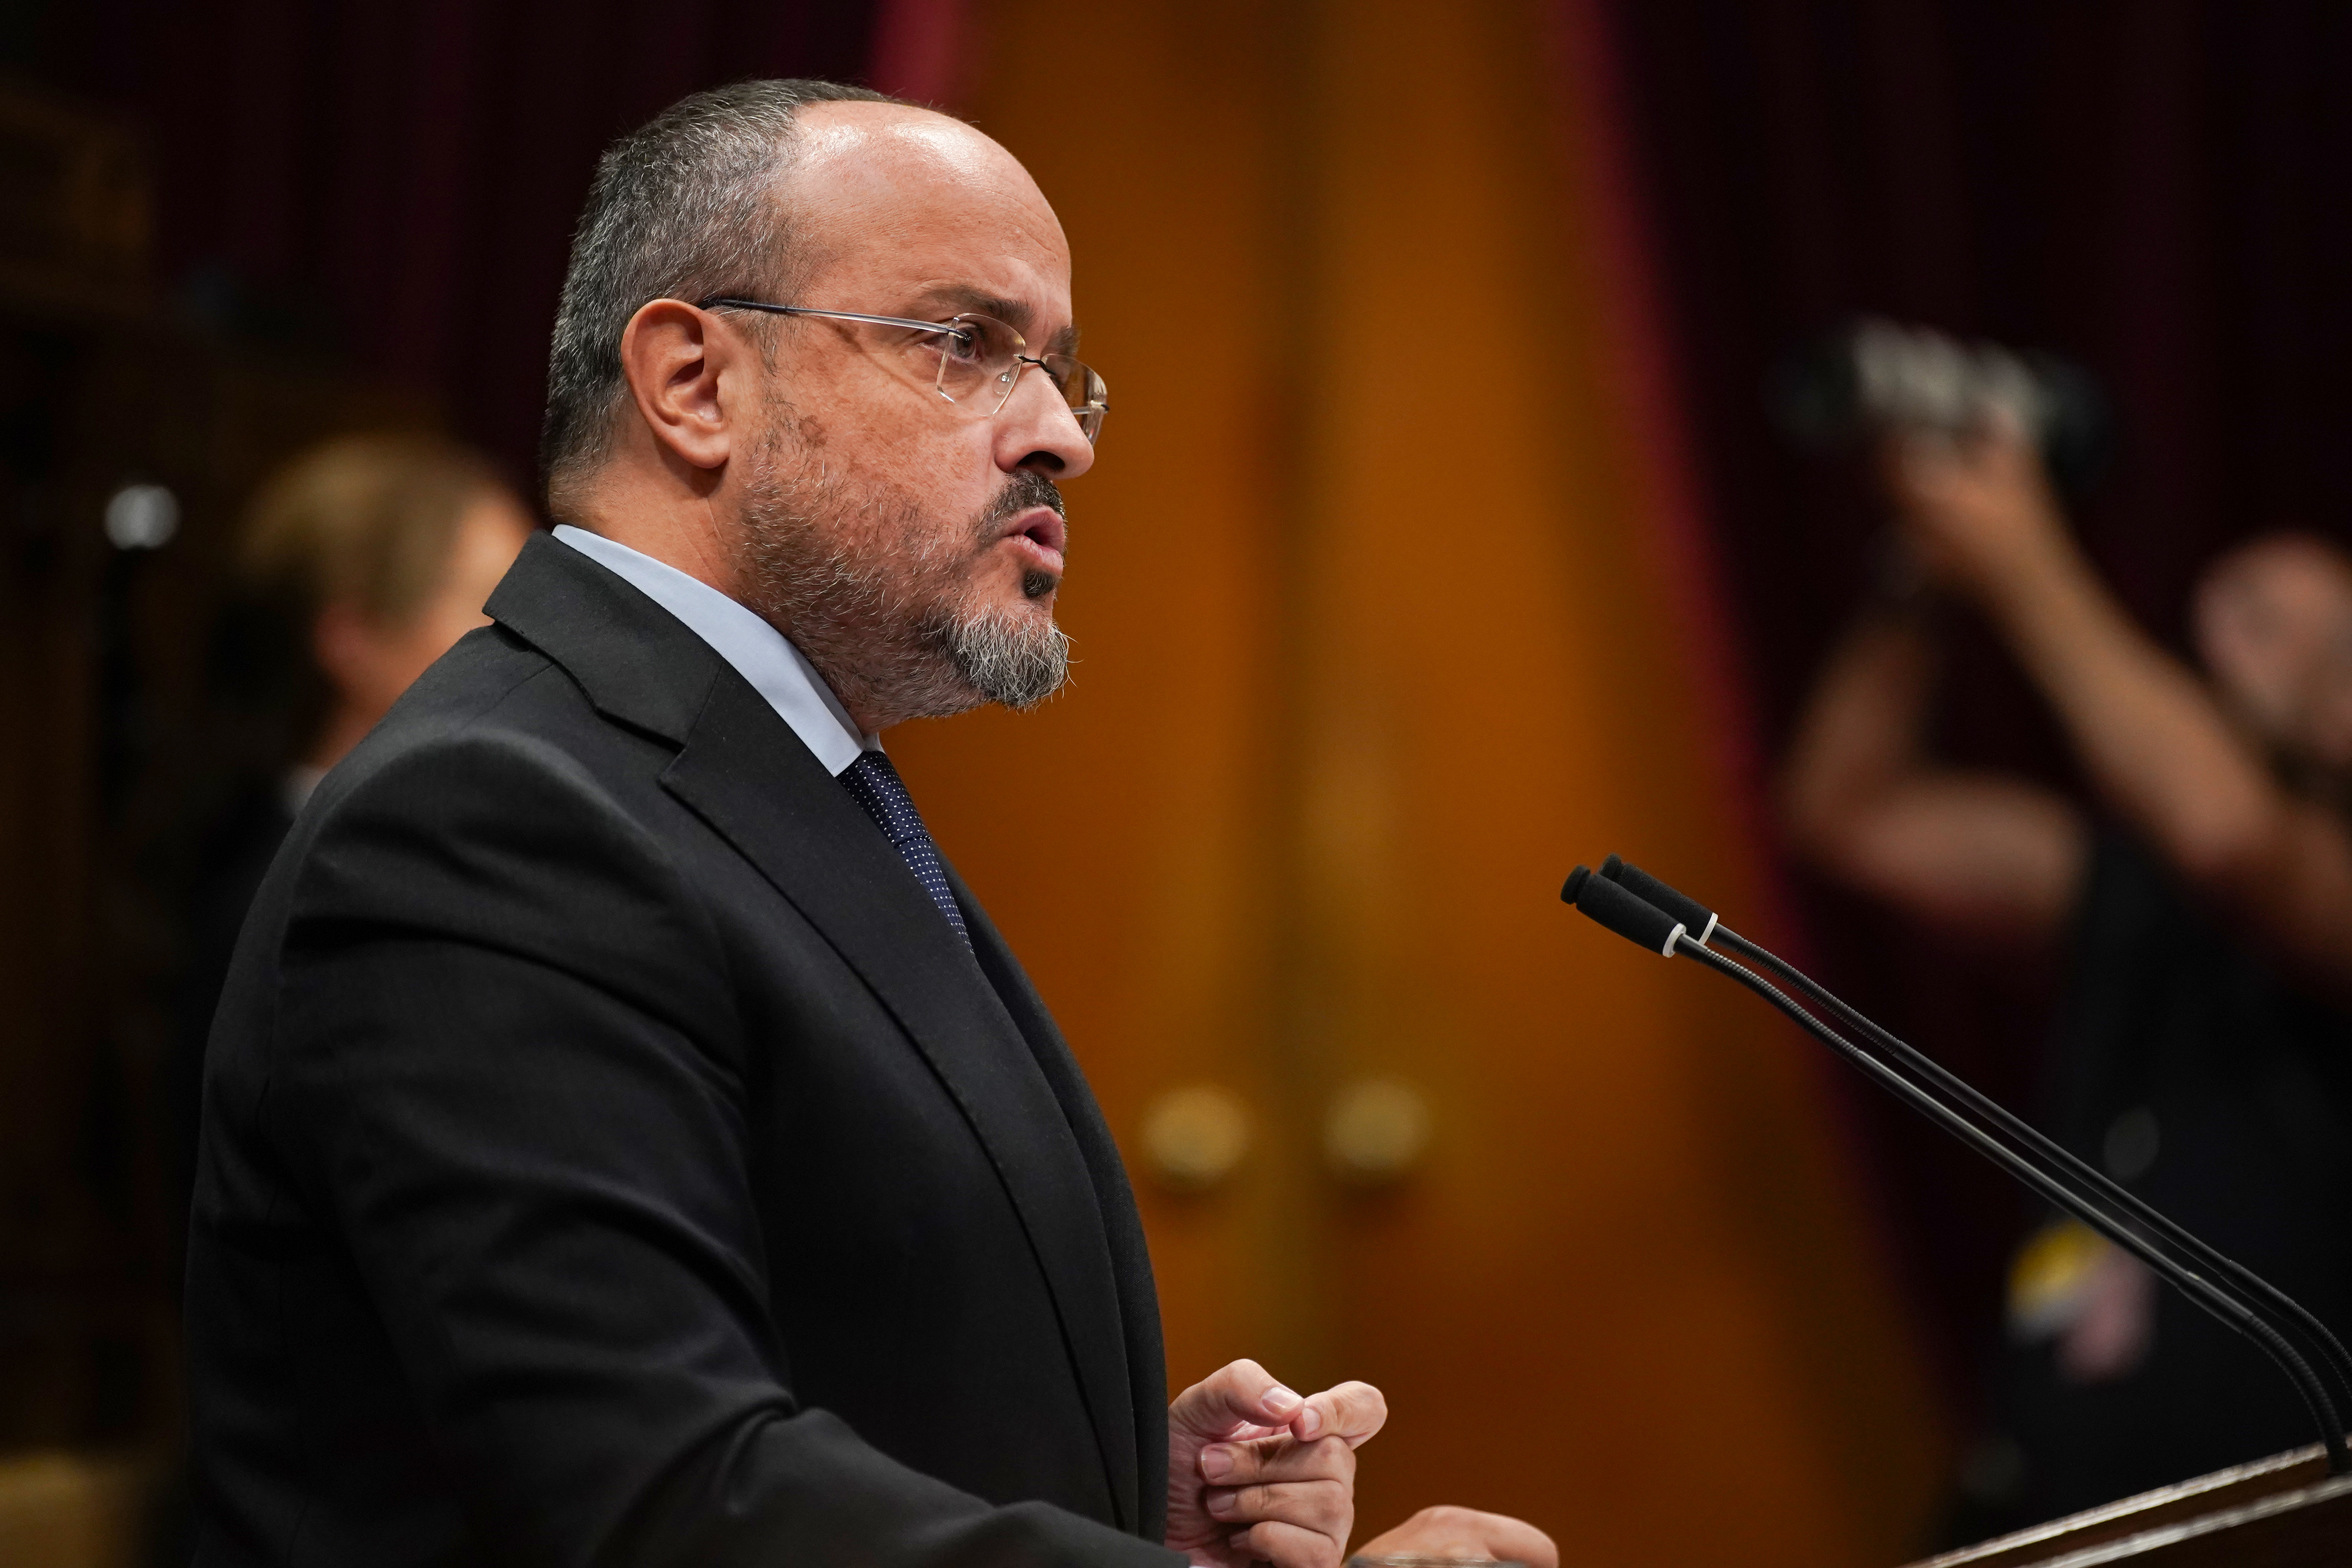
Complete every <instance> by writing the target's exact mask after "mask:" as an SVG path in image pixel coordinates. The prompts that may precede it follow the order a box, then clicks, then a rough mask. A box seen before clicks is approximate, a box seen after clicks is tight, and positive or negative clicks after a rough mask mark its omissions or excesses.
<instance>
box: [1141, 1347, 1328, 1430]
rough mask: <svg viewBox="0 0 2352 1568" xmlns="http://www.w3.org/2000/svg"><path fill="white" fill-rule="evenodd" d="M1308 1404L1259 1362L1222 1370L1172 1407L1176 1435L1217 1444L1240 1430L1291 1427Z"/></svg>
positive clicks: (1170, 1416) (1235, 1364)
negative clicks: (1256, 1427) (1215, 1440)
mask: <svg viewBox="0 0 2352 1568" xmlns="http://www.w3.org/2000/svg"><path fill="white" fill-rule="evenodd" d="M1306 1403H1307V1402H1306V1401H1305V1400H1304V1399H1302V1398H1300V1397H1299V1396H1298V1394H1296V1393H1295V1392H1293V1391H1292V1390H1290V1389H1288V1388H1286V1387H1284V1386H1283V1385H1282V1384H1280V1383H1277V1382H1276V1381H1275V1377H1274V1374H1273V1373H1270V1372H1268V1371H1266V1370H1265V1368H1264V1367H1262V1366H1260V1365H1258V1364H1257V1363H1255V1362H1254V1361H1237V1362H1233V1363H1228V1364H1227V1365H1225V1366H1223V1367H1220V1368H1218V1369H1217V1370H1216V1371H1215V1372H1213V1373H1210V1374H1209V1375H1208V1376H1207V1377H1205V1378H1202V1380H1201V1381H1200V1382H1198V1383H1196V1384H1193V1385H1192V1387H1190V1388H1188V1389H1186V1390H1185V1391H1184V1392H1183V1393H1181V1394H1178V1395H1177V1396H1176V1398H1175V1399H1174V1401H1173V1402H1172V1403H1171V1404H1170V1405H1169V1406H1168V1426H1169V1429H1170V1430H1171V1432H1182V1433H1186V1434H1189V1435H1191V1436H1196V1437H1200V1438H1203V1439H1207V1440H1212V1441H1213V1440H1214V1439H1216V1438H1219V1437H1223V1436H1225V1435H1226V1434H1227V1433H1229V1432H1231V1431H1232V1430H1233V1429H1234V1427H1235V1426H1244V1425H1246V1426H1288V1425H1289V1424H1290V1421H1291V1419H1292V1418H1293V1417H1294V1416H1296V1415H1297V1414H1298V1412H1299V1410H1300V1408H1301V1407H1302V1406H1303V1405H1306Z"/></svg>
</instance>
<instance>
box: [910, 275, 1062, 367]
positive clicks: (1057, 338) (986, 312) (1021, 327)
mask: <svg viewBox="0 0 2352 1568" xmlns="http://www.w3.org/2000/svg"><path fill="white" fill-rule="evenodd" d="M923 295H924V298H926V299H928V300H939V301H940V302H941V303H942V304H945V305H948V306H950V307H952V308H953V309H954V310H959V311H961V310H972V311H976V312H978V313H979V314H981V315H983V316H993V317H995V318H996V319H997V320H998V321H1003V322H1004V323H1005V324H1006V325H1007V326H1009V327H1011V328H1013V331H1018V332H1026V331H1028V330H1029V326H1030V323H1031V322H1032V321H1035V320H1036V319H1037V313H1036V312H1035V311H1034V310H1031V309H1030V308H1029V307H1028V306H1027V305H1025V304H1024V303H1023V302H1022V301H1020V300H1008V299H1006V298H1005V297H1004V296H1003V295H1002V294H992V293H990V292H989V291H988V290H987V289H975V288H973V287H971V285H970V284H965V283H941V284H938V285H935V286H934V287H932V288H929V289H924V290H923ZM1077 347H1078V329H1077V326H1076V323H1073V324H1071V325H1069V326H1066V327H1064V328H1062V329H1061V330H1060V331H1056V332H1055V334H1054V335H1053V337H1052V339H1051V340H1050V341H1048V342H1047V343H1046V344H1045V352H1046V353H1057V354H1066V353H1076V352H1077Z"/></svg>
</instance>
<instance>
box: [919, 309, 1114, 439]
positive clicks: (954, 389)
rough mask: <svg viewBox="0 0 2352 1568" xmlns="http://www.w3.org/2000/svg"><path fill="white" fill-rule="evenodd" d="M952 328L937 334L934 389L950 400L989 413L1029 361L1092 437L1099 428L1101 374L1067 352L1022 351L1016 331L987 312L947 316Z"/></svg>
mask: <svg viewBox="0 0 2352 1568" xmlns="http://www.w3.org/2000/svg"><path fill="white" fill-rule="evenodd" d="M950 320H951V321H953V323H954V325H955V327H956V330H955V331H950V332H942V333H940V340H939V342H940V374H939V383H938V386H939V393H940V396H942V397H945V398H947V399H948V400H949V401H950V402H953V403H961V404H964V405H969V406H971V407H973V408H975V409H977V410H979V411H980V412H982V413H988V414H993V413H995V412H996V411H997V410H998V409H1000V408H1003V406H1004V405H1005V403H1006V402H1007V401H1009V400H1010V399H1011V397H1012V396H1013V389H1014V388H1015V387H1016V386H1018V385H1019V384H1020V383H1021V376H1022V374H1023V373H1024V371H1026V370H1028V369H1029V368H1031V367H1032V366H1033V365H1034V366H1036V367H1038V368H1040V369H1042V370H1043V371H1044V372H1045V378H1046V379H1047V380H1048V381H1050V382H1052V383H1053V384H1054V389H1055V391H1056V392H1058V393H1060V394H1061V395H1062V400H1063V401H1064V402H1065V403H1066V404H1068V405H1069V407H1070V412H1071V413H1072V414H1073V415H1075V416H1076V418H1077V421H1078V428H1079V429H1081V430H1082V431H1084V432H1085V433H1086V437H1087V440H1089V441H1092V440H1093V439H1094V438H1095V437H1096V436H1097V434H1098V433H1099V432H1100V431H1101V429H1102V421H1103V415H1104V414H1105V412H1107V410H1108V396H1107V395H1106V394H1105V391H1104V388H1103V381H1102V377H1100V376H1098V375H1097V374H1095V373H1094V371H1093V369H1092V368H1091V367H1089V366H1088V365H1087V364H1086V363H1083V362H1081V361H1078V360H1075V359H1072V358H1071V357H1070V356H1069V355H1067V354H1037V355H1030V354H1028V353H1025V350H1026V348H1027V345H1026V343H1025V342H1024V341H1023V339H1022V337H1021V334H1020V333H1019V332H1017V331H1013V328H1012V327H1010V326H1008V325H1007V324H1006V323H1004V322H1003V321H998V320H996V319H995V318H994V317H992V316H981V315H962V316H956V317H952V318H950Z"/></svg>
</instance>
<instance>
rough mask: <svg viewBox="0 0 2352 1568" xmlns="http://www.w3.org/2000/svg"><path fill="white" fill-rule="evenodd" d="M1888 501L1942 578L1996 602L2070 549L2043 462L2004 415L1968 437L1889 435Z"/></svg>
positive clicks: (1925, 561)
mask: <svg viewBox="0 0 2352 1568" xmlns="http://www.w3.org/2000/svg"><path fill="white" fill-rule="evenodd" d="M1881 466H1882V470H1883V472H1884V475H1885V482H1886V489H1887V494H1888V497H1889V499H1890V500H1892V501H1893V502H1894V503H1895V510H1896V511H1897V513H1898V514H1899V515H1900V517H1901V520H1902V528H1903V532H1904V534H1905V536H1906V538H1907V539H1908V540H1909V542H1910V543H1911V545H1912V548H1913V549H1914V550H1916V552H1918V555H1919V558H1920V561H1921V563H1922V564H1924V565H1925V566H1926V567H1927V571H1928V572H1929V573H1930V574H1932V575H1933V576H1934V577H1935V578H1936V579H1937V580H1938V581H1940V582H1944V583H1948V584H1952V585H1953V586H1955V587H1958V588H1961V589H1965V590H1968V591H1969V592H1973V593H1977V594H1990V595H2000V594H2001V593H2002V592H2003V591H2004V590H2006V589H2007V588H2008V587H2009V586H2011V584H2014V583H2015V582H2016V581H2017V579H2018V576H2019V574H2021V573H2030V572H2032V571H2034V570H2036V569H2037V568H2038V567H2041V566H2042V565H2044V564H2046V563H2048V562H2049V561H2050V560H2052V559H2053V558H2054V557H2055V556H2056V555H2057V554H2059V553H2061V552H2063V551H2064V550H2065V548H2066V547H2067V535H2066V529H2065V523H2064V521H2063V518H2062V516H2061V515H2060V512H2059V510H2058V503H2057V500H2056V498H2055V497H2054V496H2053V494H2052V493H2051V489H2050V482H2049V479H2048V477H2047V476H2046V475H2045V474H2044V473H2043V471H2042V458H2041V454H2040V453H2039V452H2037V451H2036V450H2035V449H2034V447H2033V445H2032V442H2031V441H2029V440H2027V439H2026V437H2025V435H2024V432H2023V431H2022V430H2021V429H2020V428H2019V427H2018V426H2017V423H2016V421H2015V420H2013V419H2011V418H2009V417H2007V416H1998V417H1996V418H1994V419H1992V420H1990V421H1989V422H1988V423H1987V424H1986V425H1985V426H1982V427H1981V428H1979V429H1978V430H1976V431H1974V432H1971V433H1969V434H1967V435H1961V436H1952V435H1944V434H1937V433H1931V432H1912V433H1903V434H1896V435H1892V436H1889V437H1887V438H1886V443H1885V447H1884V449H1883V452H1882V465H1881Z"/></svg>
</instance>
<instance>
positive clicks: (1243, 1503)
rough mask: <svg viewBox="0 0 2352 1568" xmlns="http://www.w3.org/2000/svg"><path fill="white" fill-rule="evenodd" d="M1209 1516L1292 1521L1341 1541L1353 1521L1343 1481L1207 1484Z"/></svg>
mask: <svg viewBox="0 0 2352 1568" xmlns="http://www.w3.org/2000/svg"><path fill="white" fill-rule="evenodd" d="M1208 1503H1209V1517H1210V1518H1212V1519H1213V1520H1215V1521H1218V1522H1219V1523H1220V1524H1239V1525H1257V1524H1268V1523H1271V1524H1295V1525H1297V1527H1298V1528H1300V1529H1301V1530H1311V1531H1315V1532H1317V1533H1318V1534H1320V1535H1328V1536H1329V1537H1331V1538H1332V1539H1333V1540H1334V1541H1344V1540H1346V1539H1347V1536H1348V1530H1349V1526H1350V1525H1352V1524H1354V1523H1355V1521H1356V1500H1355V1496H1354V1494H1353V1493H1352V1492H1351V1491H1350V1490H1349V1487H1348V1485H1347V1483H1346V1482H1344V1481H1337V1480H1332V1479H1328V1478H1327V1479H1322V1480H1312V1481H1276V1482H1273V1483H1271V1484H1269V1485H1265V1486H1255V1487H1211V1488H1210V1489H1209V1496H1208Z"/></svg>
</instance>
